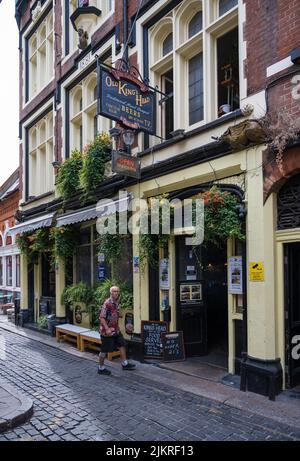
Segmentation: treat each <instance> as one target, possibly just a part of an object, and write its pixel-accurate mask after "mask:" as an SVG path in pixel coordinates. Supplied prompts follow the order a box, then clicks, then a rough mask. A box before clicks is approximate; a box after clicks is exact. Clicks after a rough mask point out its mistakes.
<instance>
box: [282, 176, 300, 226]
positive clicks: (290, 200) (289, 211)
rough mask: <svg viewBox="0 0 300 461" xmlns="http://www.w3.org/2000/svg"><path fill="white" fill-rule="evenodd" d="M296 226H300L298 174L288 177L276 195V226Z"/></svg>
mask: <svg viewBox="0 0 300 461" xmlns="http://www.w3.org/2000/svg"><path fill="white" fill-rule="evenodd" d="M297 227H300V174H297V175H296V176H293V177H292V178H291V179H289V180H288V181H287V182H286V183H285V185H284V186H283V187H282V188H281V189H280V191H279V192H278V196H277V228H278V229H280V230H284V229H295V228H297Z"/></svg>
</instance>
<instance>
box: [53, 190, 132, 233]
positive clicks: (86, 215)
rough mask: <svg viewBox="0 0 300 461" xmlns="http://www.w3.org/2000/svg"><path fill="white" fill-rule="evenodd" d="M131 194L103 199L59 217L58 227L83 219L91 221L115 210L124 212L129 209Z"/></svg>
mask: <svg viewBox="0 0 300 461" xmlns="http://www.w3.org/2000/svg"><path fill="white" fill-rule="evenodd" d="M131 198H132V197H131V196H130V195H126V196H125V197H122V198H121V199H118V200H116V199H114V198H111V199H103V200H100V201H99V202H98V203H97V204H96V205H93V206H92V207H87V208H83V209H81V210H79V211H72V212H71V213H66V214H64V215H62V216H60V217H58V218H57V220H56V221H57V224H56V227H61V226H68V225H70V224H76V223H80V222H83V221H90V220H91V219H96V218H99V217H102V216H109V215H111V214H113V213H115V212H118V213H122V212H124V211H127V210H128V204H129V202H130V200H131Z"/></svg>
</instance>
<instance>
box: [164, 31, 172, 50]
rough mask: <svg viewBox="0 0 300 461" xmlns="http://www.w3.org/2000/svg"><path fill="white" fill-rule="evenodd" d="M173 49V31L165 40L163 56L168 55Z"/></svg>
mask: <svg viewBox="0 0 300 461" xmlns="http://www.w3.org/2000/svg"><path fill="white" fill-rule="evenodd" d="M172 50H173V34H172V32H171V33H170V34H169V35H168V36H167V38H166V39H165V40H164V42H163V53H162V54H163V56H166V55H167V54H169V53H170V52H171V51H172Z"/></svg>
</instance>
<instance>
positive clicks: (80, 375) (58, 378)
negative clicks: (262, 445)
mask: <svg viewBox="0 0 300 461" xmlns="http://www.w3.org/2000/svg"><path fill="white" fill-rule="evenodd" d="M0 334H1V336H2V340H1V349H2V350H1V351H0V352H1V353H0V357H1V359H0V377H1V380H2V381H3V382H6V383H7V384H10V385H14V386H15V387H16V388H17V390H18V391H20V392H22V393H24V394H25V395H27V396H28V397H29V398H31V399H32V400H33V401H34V414H33V416H32V418H31V419H30V421H29V422H27V423H26V424H24V425H22V426H19V427H17V428H15V429H14V430H12V431H9V432H5V433H3V434H1V435H0V440H1V441H4V440H35V441H39V440H51V441H58V440H66V441H72V440H74V441H75V440H99V441H103V440H105V441H110V440H114V441H121V440H128V441H130V440H137V441H143V440H151V441H155V440H165V441H184V440H189V441H193V440H300V431H299V430H294V429H293V428H292V427H291V426H287V425H285V424H280V423H276V422H275V421H273V420H271V419H268V418H264V417H262V416H259V415H255V414H253V413H251V412H247V411H241V410H239V409H235V408H233V407H229V406H227V405H224V404H219V403H216V402H213V401H211V400H208V399H206V398H201V397H199V396H196V395H193V394H191V393H188V392H183V391H182V390H179V389H176V388H172V386H171V385H170V386H166V385H165V384H160V383H157V382H152V381H151V380H148V379H145V378H141V377H140V376H138V375H137V374H136V373H134V372H124V371H122V370H121V369H119V368H116V367H114V369H113V374H112V376H109V377H106V376H99V375H98V374H97V373H96V366H95V363H94V362H92V361H90V360H85V359H82V358H80V357H76V356H73V355H71V354H68V353H66V352H63V351H61V350H57V349H55V348H52V347H49V346H47V345H45V344H41V343H39V342H37V341H33V340H30V339H26V338H24V337H21V336H19V335H16V334H13V333H10V332H8V331H4V330H1V333H0ZM4 345H5V350H4V349H3V347H4ZM149 366H151V365H149ZM153 371H154V373H155V368H154V367H153Z"/></svg>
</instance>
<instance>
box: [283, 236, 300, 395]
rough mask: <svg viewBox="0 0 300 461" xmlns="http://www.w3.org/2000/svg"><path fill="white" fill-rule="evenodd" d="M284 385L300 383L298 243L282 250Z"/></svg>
mask: <svg viewBox="0 0 300 461" xmlns="http://www.w3.org/2000/svg"><path fill="white" fill-rule="evenodd" d="M284 263H285V264H284V266H285V338H286V344H285V350H286V383H287V386H288V387H294V386H296V385H297V384H299V383H300V243H289V244H286V245H285V248H284Z"/></svg>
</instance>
